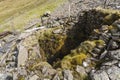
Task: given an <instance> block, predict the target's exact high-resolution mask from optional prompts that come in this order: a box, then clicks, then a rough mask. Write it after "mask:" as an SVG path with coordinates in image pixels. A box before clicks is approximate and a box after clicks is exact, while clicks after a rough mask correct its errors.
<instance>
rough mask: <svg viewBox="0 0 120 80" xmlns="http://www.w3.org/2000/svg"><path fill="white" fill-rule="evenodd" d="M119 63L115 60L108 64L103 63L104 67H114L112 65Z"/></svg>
mask: <svg viewBox="0 0 120 80" xmlns="http://www.w3.org/2000/svg"><path fill="white" fill-rule="evenodd" d="M117 63H118V60H113V61H108V62H105V63H102V65H104V66H112V65H114V64H117Z"/></svg>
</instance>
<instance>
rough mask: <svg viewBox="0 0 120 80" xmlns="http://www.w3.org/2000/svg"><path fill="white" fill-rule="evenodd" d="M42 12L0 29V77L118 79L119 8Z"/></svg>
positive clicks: (9, 79) (7, 79)
mask: <svg viewBox="0 0 120 80" xmlns="http://www.w3.org/2000/svg"><path fill="white" fill-rule="evenodd" d="M81 1H82V0H81ZM106 4H109V3H106ZM111 5H112V3H111ZM116 6H117V5H116ZM117 7H118V6H117ZM46 15H48V14H45V15H44V16H43V17H42V19H43V21H42V22H41V21H38V22H36V23H35V24H34V26H36V27H31V26H29V28H28V26H27V28H25V31H23V32H21V33H20V34H19V33H18V34H14V33H13V32H5V33H2V34H1V35H0V37H1V38H0V64H1V65H0V80H120V11H119V10H112V9H103V8H95V9H90V10H87V11H83V12H80V13H79V17H78V15H77V16H70V17H57V18H51V16H50V14H49V16H46ZM46 20H47V22H46ZM38 24H42V25H38ZM32 26H33V25H32Z"/></svg>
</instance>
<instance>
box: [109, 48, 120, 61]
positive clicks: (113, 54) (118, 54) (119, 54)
mask: <svg viewBox="0 0 120 80" xmlns="http://www.w3.org/2000/svg"><path fill="white" fill-rule="evenodd" d="M108 54H109V56H110V58H111V59H117V60H120V49H118V50H114V51H110V52H109V53H108Z"/></svg>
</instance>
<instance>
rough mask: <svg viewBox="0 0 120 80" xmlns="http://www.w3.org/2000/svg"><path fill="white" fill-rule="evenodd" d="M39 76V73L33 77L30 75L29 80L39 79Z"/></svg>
mask: <svg viewBox="0 0 120 80" xmlns="http://www.w3.org/2000/svg"><path fill="white" fill-rule="evenodd" d="M38 78H39V77H38V76H37V75H33V76H32V77H30V79H29V80H37V79H38Z"/></svg>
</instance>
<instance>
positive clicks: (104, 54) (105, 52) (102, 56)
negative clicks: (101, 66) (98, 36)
mask: <svg viewBox="0 0 120 80" xmlns="http://www.w3.org/2000/svg"><path fill="white" fill-rule="evenodd" d="M106 54H107V50H105V51H104V52H103V53H101V55H100V59H103V58H104V57H105V56H106Z"/></svg>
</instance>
